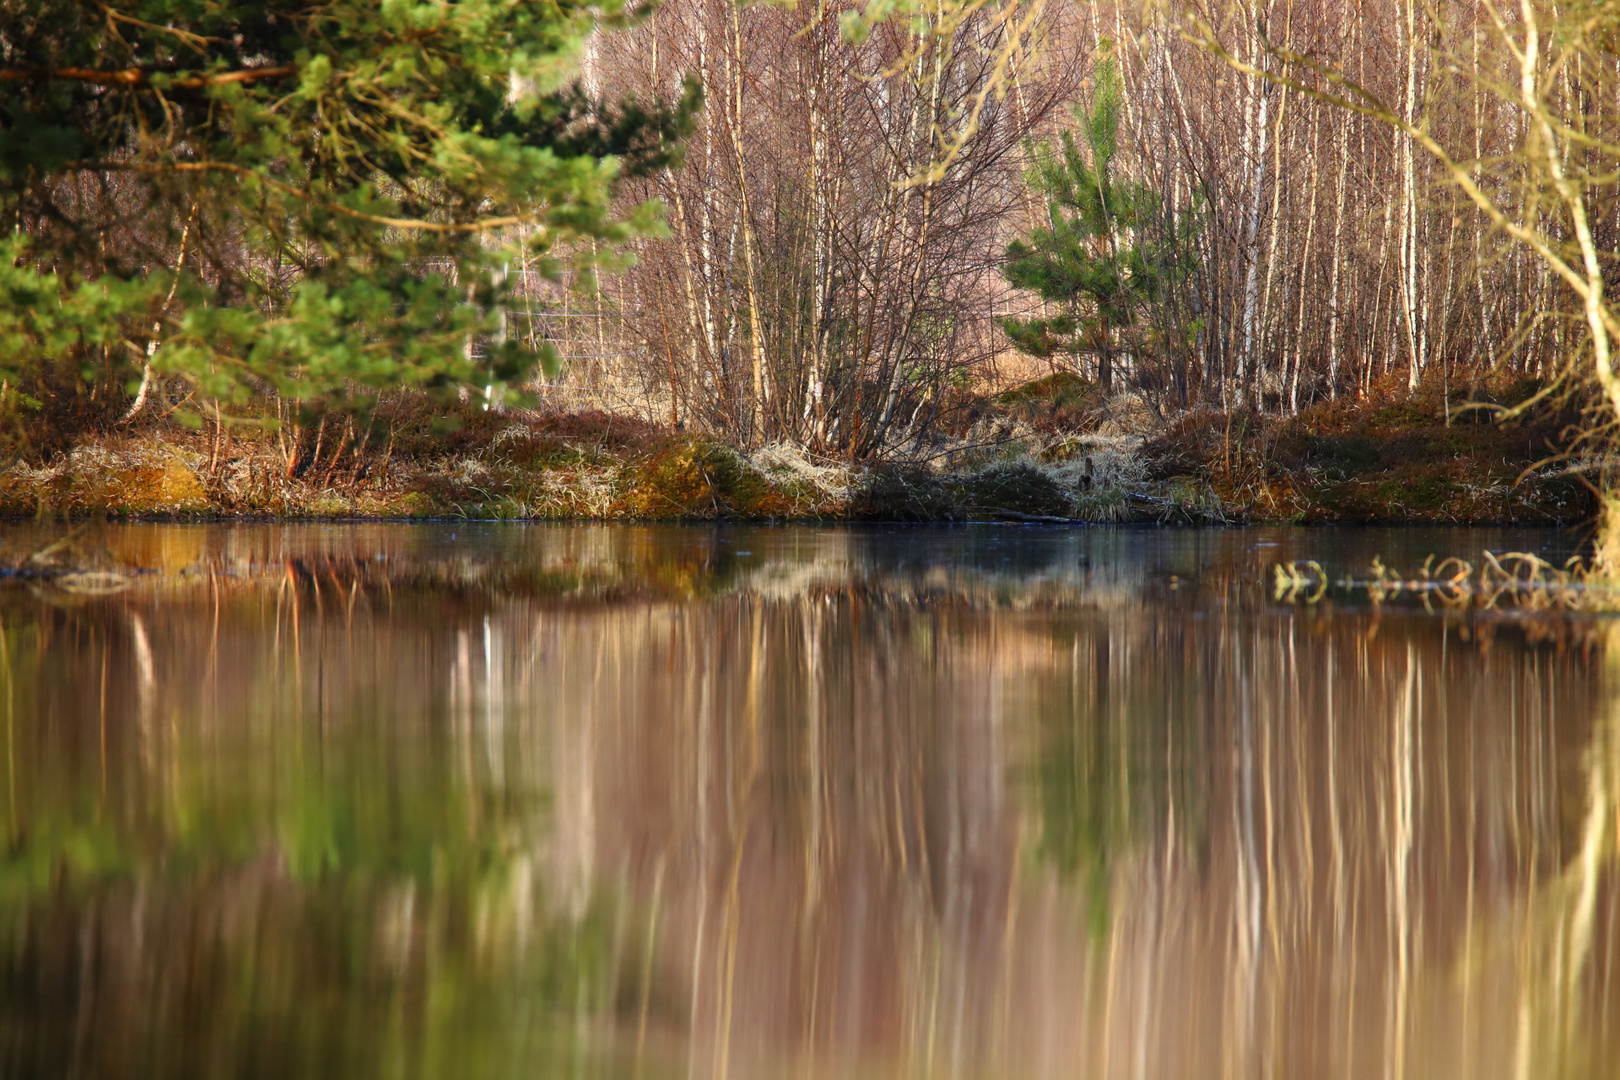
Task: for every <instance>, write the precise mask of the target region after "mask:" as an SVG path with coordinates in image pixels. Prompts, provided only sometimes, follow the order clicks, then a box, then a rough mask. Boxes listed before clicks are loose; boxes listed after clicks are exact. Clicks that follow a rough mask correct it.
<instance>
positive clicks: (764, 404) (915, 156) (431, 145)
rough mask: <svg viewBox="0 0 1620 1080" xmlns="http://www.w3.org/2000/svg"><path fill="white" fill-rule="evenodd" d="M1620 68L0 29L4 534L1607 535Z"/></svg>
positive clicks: (1248, 30) (543, 30)
mask: <svg viewBox="0 0 1620 1080" xmlns="http://www.w3.org/2000/svg"><path fill="white" fill-rule="evenodd" d="M1617 31H1620V12H1617V11H1616V10H1615V9H1613V8H1612V7H1611V6H1610V5H1606V4H1603V3H1598V2H1578V3H1573V4H1570V3H1563V4H1556V5H1555V4H1551V3H1542V2H1537V0H1523V2H1522V3H1520V4H1517V5H1511V4H1500V5H1499V4H1494V3H1491V2H1488V0H1456V2H1448V3H1439V4H1436V3H1418V2H1417V0H1350V2H1346V3H1320V2H1313V0H1248V2H1244V3H1225V2H1222V0H1143V2H1136V3H1131V2H1124V3H1113V4H1108V3H1095V4H1093V3H1083V2H1078V0H1077V2H1074V3H1055V2H1053V0H999V2H996V0H988V2H986V0H907V2H903V3H899V4H891V3H876V4H873V5H870V6H866V7H863V6H860V5H858V4H853V3H841V4H840V3H830V2H816V3H811V2H809V0H802V2H800V3H797V4H774V5H762V4H740V3H735V2H733V0H666V2H664V3H660V4H656V5H639V6H638V5H634V4H631V3H626V2H624V0H610V2H609V3H606V4H600V3H592V4H586V3H583V2H579V0H569V2H564V3H560V4H558V3H553V4H546V5H541V4H535V3H524V2H509V0H462V2H458V3H405V2H394V0H325V2H307V0H276V2H272V3H268V4H247V3H237V2H226V0H213V2H206V3H205V2H202V0H118V2H109V3H94V4H76V5H62V4H56V3H49V2H46V0H0V214H3V215H4V217H5V218H6V219H7V225H8V226H9V228H8V230H7V232H8V238H7V239H6V240H5V241H3V243H4V246H5V249H6V250H5V253H4V257H3V258H0V379H3V382H0V440H3V442H4V458H5V461H6V467H5V469H4V471H3V472H0V513H5V514H10V515H31V516H32V515H37V516H51V515H58V514H62V515H82V514H92V515H106V514H112V515H135V516H143V515H221V514H222V515H250V516H262V515H278V516H314V517H319V516H354V515H361V516H417V517H424V516H425V517H442V516H463V517H500V518H508V517H513V518H557V517H633V518H661V517H675V518H687V517H697V518H702V517H717V516H718V517H751V518H810V519H836V518H879V519H897V518H898V519H911V520H916V519H928V520H964V519H969V520H983V519H986V518H992V519H995V518H999V519H1002V520H1065V521H1067V520H1088V521H1099V522H1109V521H1131V520H1142V521H1148V520H1153V521H1161V522H1189V523H1190V522H1222V521H1240V520H1257V519H1259V520H1279V521H1427V522H1436V523H1440V522H1460V521H1473V522H1487V521H1493V522H1537V523H1543V522H1547V523H1550V522H1576V521H1583V520H1590V519H1593V518H1594V517H1596V516H1598V515H1600V514H1602V513H1604V512H1605V510H1604V508H1605V507H1607V506H1609V505H1611V500H1610V499H1609V497H1608V492H1609V491H1610V489H1611V488H1612V486H1613V479H1612V475H1611V474H1612V471H1613V470H1612V465H1611V461H1612V451H1613V442H1614V438H1613V437H1614V432H1615V421H1616V419H1617V416H1620V413H1617V411H1616V410H1617V407H1620V377H1617V376H1616V374H1615V372H1614V363H1613V356H1612V344H1611V342H1612V338H1613V336H1614V335H1615V333H1616V332H1617V331H1620V323H1617V321H1616V317H1615V312H1614V309H1613V306H1612V303H1611V301H1610V300H1609V299H1608V296H1607V293H1606V278H1607V276H1608V275H1609V274H1610V273H1612V272H1613V268H1614V262H1615V251H1616V247H1617V238H1620V198H1617V197H1616V185H1617V166H1620V135H1617V124H1616V116H1617V113H1620V66H1617V64H1620V56H1617V37H1616V34H1617Z"/></svg>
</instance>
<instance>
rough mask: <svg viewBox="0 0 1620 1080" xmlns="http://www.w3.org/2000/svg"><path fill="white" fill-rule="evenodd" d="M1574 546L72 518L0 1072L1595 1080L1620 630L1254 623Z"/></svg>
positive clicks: (1303, 535)
mask: <svg viewBox="0 0 1620 1080" xmlns="http://www.w3.org/2000/svg"><path fill="white" fill-rule="evenodd" d="M63 531H64V530H63V529H62V528H61V527H57V528H54V529H52V528H49V527H44V526H9V527H6V528H5V529H3V530H0V544H3V545H4V546H5V548H6V549H7V550H8V551H9V552H10V553H11V557H12V559H13V560H15V558H16V557H17V556H18V555H20V554H22V553H26V552H29V551H34V550H37V549H39V548H40V547H42V546H43V545H44V544H45V543H46V542H48V541H49V540H50V538H51V537H53V536H59V535H61V534H62V533H63ZM1575 543H1576V538H1574V537H1571V536H1570V535H1568V534H1564V533H1558V532H1550V531H1545V532H1526V531H1507V530H1443V531H1436V530H1430V531H1423V530H1400V531H1397V530H1385V531H1376V530H1325V529H1318V530H1308V529H1263V528H1254V529H1243V530H1206V531H1194V530H1151V529H1067V528H1049V527H992V526H962V527H954V528H901V527H868V528H842V527H840V528H831V527H828V528H800V527H771V528H766V527H760V528H753V527H736V526H732V527H714V526H662V527H637V526H588V525H574V526H540V525H519V524H511V525H503V524H470V523H454V524H451V523H444V524H431V525H429V524H353V525H344V524H338V525H319V524H309V525H258V524H254V525H236V526H230V525H209V526H193V525H167V526H165V525H129V526H117V525H106V526H96V527H93V528H92V529H90V530H89V531H87V532H85V533H83V534H82V535H80V536H78V537H77V538H76V539H74V540H73V541H72V544H73V548H72V550H73V552H74V553H75V555H74V558H75V559H78V560H81V561H82V562H83V563H84V564H85V565H90V566H94V567H103V568H122V569H123V571H124V572H125V573H126V576H125V577H124V578H122V579H119V578H112V577H107V576H105V575H103V576H94V575H91V576H84V577H80V578H78V579H60V580H57V581H55V582H49V581H38V580H34V581H24V580H20V579H11V580H9V581H7V582H6V583H4V584H3V585H0V693H3V699H4V700H3V702H0V708H3V711H4V729H5V730H4V738H5V749H4V753H5V763H4V770H5V772H4V781H3V784H4V798H3V801H0V1076H5V1077H8V1078H20V1077H42V1078H43V1077H51V1078H60V1077H126V1076H127V1077H137V1076H138V1077H157V1078H167V1077H232V1078H238V1077H266V1078H270V1077H274V1078H289V1077H291V1078H302V1077H311V1078H313V1077H344V1078H369V1077H426V1078H438V1077H445V1078H452V1077H453V1078H457V1080H462V1078H469V1080H478V1078H495V1077H502V1078H504V1077H551V1076H578V1077H649V1078H652V1077H703V1078H709V1077H716V1078H739V1080H741V1078H753V1077H789V1076H791V1077H795V1078H803V1080H822V1078H832V1077H862V1078H875V1077H908V1078H909V1077H916V1078H933V1077H1004V1076H1016V1077H1031V1078H1036V1077H1041V1078H1044V1077H1107V1078H1113V1077H1133V1078H1162V1077H1188V1078H1192V1077H1198V1078H1207V1077H1233V1078H1240V1077H1241V1078H1248V1077H1265V1076H1274V1077H1280V1078H1281V1077H1307V1078H1315V1077H1344V1078H1359V1077H1380V1078H1387V1077H1401V1076H1409V1077H1413V1078H1450V1077H1456V1078H1476V1077H1537V1078H1548V1077H1566V1078H1586V1077H1600V1076H1601V1077H1612V1076H1613V1075H1615V1073H1614V1068H1615V1066H1614V1062H1615V1061H1616V1060H1617V1059H1620V966H1617V965H1620V831H1617V825H1616V812H1617V803H1620V681H1617V680H1620V666H1617V664H1616V659H1617V658H1620V637H1617V636H1616V635H1615V624H1613V623H1610V622H1608V621H1606V620H1603V619H1599V618H1594V617H1591V616H1575V615H1569V614H1561V613H1558V612H1556V611H1554V612H1548V611H1530V610H1525V609H1523V608H1520V607H1514V606H1513V605H1510V604H1506V603H1504V604H1497V605H1495V606H1490V607H1487V606H1485V605H1483V604H1479V603H1474V604H1462V605H1451V606H1448V605H1445V604H1430V605H1428V606H1425V605H1423V604H1421V603H1418V602H1415V601H1405V602H1388V603H1374V602H1373V600H1372V599H1371V598H1369V596H1368V595H1367V594H1366V593H1365V592H1361V593H1358V592H1356V591H1354V590H1348V589H1333V590H1329V592H1328V593H1327V594H1326V595H1325V596H1323V597H1322V598H1320V599H1319V600H1318V601H1316V602H1314V603H1307V602H1304V601H1303V600H1300V599H1298V598H1295V599H1288V598H1282V599H1279V598H1278V594H1277V592H1275V591H1274V590H1273V587H1272V579H1273V567H1274V565H1275V564H1278V563H1280V562H1285V561H1288V560H1294V559H1306V558H1309V559H1314V560H1316V561H1318V562H1320V563H1321V564H1322V565H1323V566H1324V567H1326V568H1327V569H1328V571H1329V572H1330V573H1331V574H1333V575H1339V574H1342V573H1346V572H1349V571H1353V570H1362V569H1364V568H1366V567H1367V566H1369V565H1370V564H1371V562H1372V559H1373V558H1374V556H1377V557H1379V558H1380V559H1381V560H1382V563H1383V564H1385V565H1388V566H1391V567H1416V566H1418V565H1419V564H1420V563H1422V562H1423V560H1424V559H1425V557H1426V556H1428V555H1431V554H1432V555H1437V556H1445V555H1462V556H1465V557H1468V558H1477V557H1478V555H1479V553H1480V552H1481V551H1482V550H1484V549H1490V550H1493V551H1503V550H1518V551H1533V552H1536V553H1539V554H1541V555H1543V556H1544V557H1546V558H1548V559H1550V560H1551V561H1554V562H1557V561H1559V560H1560V559H1562V558H1563V557H1564V556H1565V555H1567V554H1568V553H1569V552H1570V551H1572V550H1573V547H1574V544H1575ZM134 568H140V569H143V570H146V571H150V572H147V573H138V574H135V573H129V571H131V570H132V569H134Z"/></svg>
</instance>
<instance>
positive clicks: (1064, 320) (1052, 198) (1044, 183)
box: [1001, 54, 1198, 390]
mask: <svg viewBox="0 0 1620 1080" xmlns="http://www.w3.org/2000/svg"><path fill="white" fill-rule="evenodd" d="M1122 103H1123V91H1122V89H1121V83H1120V77H1119V67H1118V65H1117V63H1116V62H1115V61H1114V59H1113V57H1112V56H1111V55H1107V54H1105V55H1104V57H1103V59H1102V60H1101V62H1100V63H1099V64H1098V65H1097V77H1096V89H1095V92H1094V93H1093V94H1092V96H1091V100H1090V101H1089V102H1081V103H1079V104H1077V105H1076V106H1075V108H1074V115H1075V119H1077V120H1078V121H1079V122H1080V134H1081V136H1082V137H1083V139H1084V145H1085V152H1084V153H1082V151H1081V147H1080V144H1079V143H1077V141H1076V139H1075V137H1074V135H1073V134H1072V133H1070V132H1067V131H1066V132H1063V133H1062V134H1061V136H1060V138H1059V145H1058V146H1056V147H1054V146H1053V145H1052V144H1051V143H1039V144H1036V145H1034V146H1033V147H1031V156H1032V158H1033V159H1034V165H1033V166H1032V167H1031V169H1030V170H1029V172H1028V174H1027V180H1028V182H1029V184H1030V186H1031V187H1033V188H1034V189H1035V190H1036V191H1037V192H1039V193H1040V194H1041V195H1043V196H1045V198H1046V207H1047V218H1048V224H1046V225H1040V226H1036V227H1035V228H1033V229H1031V230H1030V232H1029V234H1028V235H1027V236H1025V237H1023V238H1022V239H1019V240H1014V241H1013V242H1012V243H1011V244H1009V245H1008V246H1007V257H1006V262H1005V263H1003V264H1002V267H1001V274H1002V276H1003V277H1004V278H1006V280H1007V282H1008V284H1010V285H1013V286H1015V287H1016V288H1020V289H1028V290H1030V291H1031V292H1033V293H1035V294H1036V295H1038V296H1039V297H1040V298H1041V299H1042V300H1045V301H1047V302H1049V303H1053V304H1056V305H1057V306H1058V308H1059V309H1060V314H1058V315H1057V316H1056V317H1054V318H1037V319H1027V320H1026V319H1017V318H1007V319H1003V320H1002V327H1003V329H1005V330H1006V332H1007V336H1008V337H1009V338H1011V339H1012V343H1013V345H1014V346H1015V347H1016V348H1017V349H1019V351H1021V352H1025V353H1028V354H1030V355H1032V356H1041V357H1050V356H1053V355H1056V354H1059V353H1067V354H1069V355H1071V356H1076V355H1079V354H1081V353H1087V352H1094V353H1096V354H1097V368H1096V370H1097V381H1098V382H1099V383H1101V384H1102V386H1103V388H1104V389H1105V390H1106V389H1109V388H1110V387H1111V385H1112V383H1113V355H1112V354H1113V349H1114V341H1113V336H1114V333H1115V330H1116V328H1121V327H1124V328H1129V327H1132V326H1134V325H1135V324H1136V321H1137V318H1138V316H1139V315H1140V314H1141V311H1142V308H1143V307H1144V306H1145V305H1147V304H1151V303H1154V302H1156V301H1158V300H1159V299H1160V298H1162V297H1163V295H1164V294H1165V292H1166V291H1167V290H1168V289H1169V288H1170V287H1172V286H1173V285H1175V284H1176V283H1177V282H1179V281H1182V280H1185V278H1186V277H1187V275H1188V274H1189V273H1190V272H1191V270H1192V260H1193V255H1192V252H1191V249H1190V246H1189V241H1190V240H1191V238H1192V234H1193V232H1194V230H1195V229H1196V216H1197V213H1198V208H1197V206H1196V205H1195V206H1194V207H1192V208H1190V209H1188V210H1184V211H1182V212H1181V213H1180V214H1174V213H1170V214H1167V213H1166V211H1165V207H1164V202H1163V200H1162V199H1161V198H1160V196H1159V194H1158V193H1157V192H1156V191H1154V190H1153V189H1152V187H1151V186H1149V185H1148V184H1146V183H1143V182H1140V181H1131V180H1122V179H1120V178H1119V177H1117V176H1115V170H1114V160H1115V157H1116V156H1117V154H1118V150H1119V113H1120V108H1121V106H1122ZM1088 155H1089V161H1088V160H1087V158H1088Z"/></svg>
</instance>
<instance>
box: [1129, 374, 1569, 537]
mask: <svg viewBox="0 0 1620 1080" xmlns="http://www.w3.org/2000/svg"><path fill="white" fill-rule="evenodd" d="M1527 388H1528V387H1522V386H1520V387H1509V388H1507V390H1506V391H1505V393H1516V392H1519V391H1520V390H1523V389H1527ZM1485 397H1486V395H1484V394H1479V395H1477V396H1476V397H1475V399H1474V400H1480V399H1482V398H1485ZM1468 400H1469V398H1468V395H1467V393H1466V392H1457V393H1455V394H1453V395H1452V398H1451V400H1450V401H1449V402H1448V404H1449V405H1450V410H1449V411H1450V414H1451V421H1450V423H1447V419H1446V418H1447V412H1448V410H1447V408H1446V407H1445V406H1444V405H1443V404H1442V400H1441V397H1440V395H1439V394H1438V393H1423V392H1420V393H1417V394H1413V395H1410V396H1403V397H1401V398H1400V399H1398V400H1389V399H1384V400H1377V401H1372V402H1363V401H1348V400H1341V401H1334V402H1322V403H1319V404H1317V405H1313V406H1312V407H1310V408H1308V409H1304V410H1302V411H1301V412H1300V413H1299V414H1297V415H1295V416H1292V417H1286V418H1277V417H1267V416H1262V415H1258V414H1255V413H1253V412H1246V411H1245V412H1234V413H1213V412H1208V413H1201V414H1196V415H1193V416H1188V417H1183V418H1182V419H1180V420H1178V421H1177V422H1175V423H1174V424H1172V425H1170V427H1169V429H1168V430H1167V431H1166V432H1165V433H1164V434H1163V435H1162V436H1160V437H1159V438H1157V439H1156V440H1154V441H1153V442H1151V443H1149V444H1148V445H1147V446H1146V447H1145V448H1144V455H1145V456H1146V457H1147V458H1148V459H1149V461H1150V463H1151V465H1150V469H1151V475H1152V476H1153V478H1154V479H1156V480H1162V481H1175V480H1178V479H1182V478H1187V477H1197V478H1201V479H1205V480H1207V481H1208V482H1209V483H1210V485H1211V487H1212V488H1213V490H1214V491H1215V492H1216V493H1218V495H1219V496H1220V498H1221V499H1222V501H1223V502H1225V503H1226V504H1227V505H1228V506H1231V507H1234V508H1236V509H1238V510H1239V511H1240V512H1246V513H1247V514H1248V515H1249V516H1252V517H1253V518H1255V519H1258V520H1281V521H1295V522H1323V523H1326V522H1343V523H1374V522H1398V523H1411V524H1462V523H1476V524H1477V523H1502V524H1559V523H1567V522H1573V521H1579V520H1583V519H1586V518H1589V517H1590V516H1591V515H1592V514H1593V513H1594V512H1595V502H1594V499H1593V496H1592V494H1591V492H1590V490H1589V489H1588V488H1587V487H1586V485H1584V484H1583V483H1582V482H1581V480H1580V478H1579V477H1577V476H1571V475H1565V474H1564V472H1563V470H1562V469H1561V468H1560V467H1559V465H1558V464H1557V463H1556V460H1555V459H1556V458H1557V457H1558V455H1559V451H1560V449H1561V448H1562V447H1563V446H1564V445H1566V442H1567V432H1568V430H1569V427H1570V424H1571V423H1572V421H1573V420H1574V419H1575V417H1574V416H1572V415H1571V414H1570V413H1568V412H1566V411H1564V410H1561V409H1558V408H1553V407H1546V408H1541V409H1538V410H1536V411H1533V412H1531V413H1530V414H1528V415H1526V416H1524V417H1521V418H1515V419H1513V420H1510V421H1508V422H1505V423H1499V422H1497V420H1496V419H1495V417H1494V415H1493V414H1491V413H1489V412H1486V411H1484V410H1466V411H1459V406H1462V405H1465V404H1467V403H1468Z"/></svg>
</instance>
